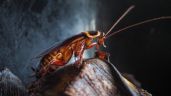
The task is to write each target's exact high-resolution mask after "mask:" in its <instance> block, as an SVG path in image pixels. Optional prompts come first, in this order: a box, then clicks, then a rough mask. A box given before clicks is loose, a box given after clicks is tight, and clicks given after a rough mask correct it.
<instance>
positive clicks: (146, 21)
mask: <svg viewBox="0 0 171 96" xmlns="http://www.w3.org/2000/svg"><path fill="white" fill-rule="evenodd" d="M162 19H171V16H162V17H158V18H153V19H148V20H145V21H142V22H139V23H135V24H132V25H130V26H126V27H124V28H122V29H119V30H118V31H115V32H113V33H111V34H109V35H108V36H106V38H109V37H111V36H113V35H115V34H117V33H120V32H122V31H125V30H127V29H129V28H132V27H136V26H139V25H142V24H145V23H149V22H152V21H157V20H162Z"/></svg>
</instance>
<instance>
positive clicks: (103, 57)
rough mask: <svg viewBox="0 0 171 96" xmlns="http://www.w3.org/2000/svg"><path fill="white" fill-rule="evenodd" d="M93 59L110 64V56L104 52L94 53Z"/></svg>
mask: <svg viewBox="0 0 171 96" xmlns="http://www.w3.org/2000/svg"><path fill="white" fill-rule="evenodd" d="M95 57H96V58H99V59H101V60H105V61H108V62H110V59H109V57H110V54H109V53H107V52H104V51H96V52H95Z"/></svg>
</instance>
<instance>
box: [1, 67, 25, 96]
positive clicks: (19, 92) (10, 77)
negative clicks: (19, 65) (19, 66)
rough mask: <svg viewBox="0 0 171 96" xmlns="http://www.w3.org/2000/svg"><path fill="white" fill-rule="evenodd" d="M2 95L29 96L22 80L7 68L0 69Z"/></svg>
mask: <svg viewBox="0 0 171 96" xmlns="http://www.w3.org/2000/svg"><path fill="white" fill-rule="evenodd" d="M0 96H28V94H27V92H26V89H25V87H24V85H23V84H22V82H21V80H20V79H19V78H18V77H17V76H15V75H14V74H13V73H12V72H11V71H10V70H9V69H7V68H4V69H3V70H1V71H0Z"/></svg>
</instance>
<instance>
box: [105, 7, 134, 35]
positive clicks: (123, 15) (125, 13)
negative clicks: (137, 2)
mask: <svg viewBox="0 0 171 96" xmlns="http://www.w3.org/2000/svg"><path fill="white" fill-rule="evenodd" d="M134 7H135V6H134V5H132V6H130V7H129V8H128V9H127V10H126V11H125V12H124V14H122V16H121V17H120V18H119V19H118V20H117V21H116V22H115V23H114V24H113V26H112V27H111V28H110V29H109V31H107V33H106V34H105V35H104V36H107V35H108V34H109V33H110V32H111V31H112V29H113V28H115V26H116V25H117V24H118V23H119V22H120V21H121V20H122V19H123V18H124V17H125V16H126V15H127V14H128V13H129V12H130V11H131V10H132V9H133V8H134Z"/></svg>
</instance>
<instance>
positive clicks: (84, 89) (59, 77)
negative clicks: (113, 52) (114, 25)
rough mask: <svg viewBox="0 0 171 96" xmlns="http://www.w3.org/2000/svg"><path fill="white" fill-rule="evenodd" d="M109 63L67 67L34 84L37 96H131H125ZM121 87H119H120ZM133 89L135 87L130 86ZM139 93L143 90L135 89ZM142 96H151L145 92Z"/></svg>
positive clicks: (86, 62)
mask: <svg viewBox="0 0 171 96" xmlns="http://www.w3.org/2000/svg"><path fill="white" fill-rule="evenodd" d="M111 72H112V69H111V68H110V66H109V65H107V63H105V62H103V61H102V60H99V59H88V60H85V62H84V63H83V64H82V65H81V67H79V68H78V66H77V65H75V64H73V65H68V66H65V67H63V68H61V69H59V70H57V71H56V72H54V73H52V74H51V75H48V76H46V77H44V78H41V79H39V80H37V81H36V82H34V83H33V85H32V90H34V91H33V94H34V95H36V96H61V95H62V96H63V95H64V96H129V95H125V92H124V91H123V89H120V88H121V87H122V85H119V84H120V83H119V82H120V81H118V80H119V79H118V78H117V77H114V76H113V74H112V73H111ZM118 85H119V86H118ZM130 86H131V88H133V87H135V86H134V85H133V87H132V85H131V84H130ZM133 90H134V91H136V92H137V95H136V96H140V94H139V93H138V92H139V90H141V89H136V87H135V88H134V89H133ZM143 92H144V93H146V94H144V95H142V96H151V95H150V94H149V93H147V92H146V91H143Z"/></svg>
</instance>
